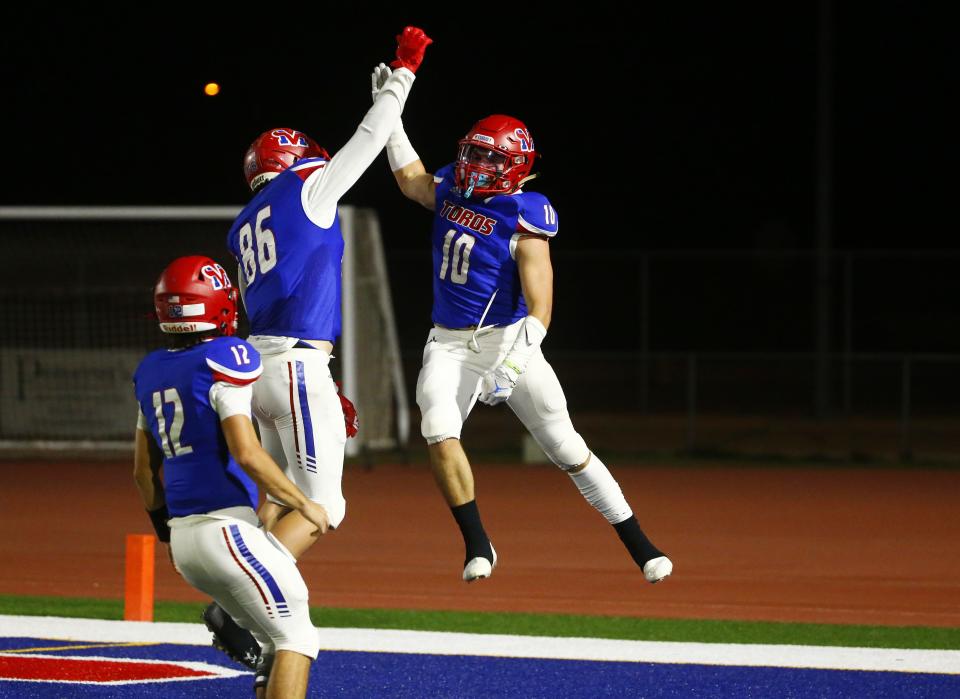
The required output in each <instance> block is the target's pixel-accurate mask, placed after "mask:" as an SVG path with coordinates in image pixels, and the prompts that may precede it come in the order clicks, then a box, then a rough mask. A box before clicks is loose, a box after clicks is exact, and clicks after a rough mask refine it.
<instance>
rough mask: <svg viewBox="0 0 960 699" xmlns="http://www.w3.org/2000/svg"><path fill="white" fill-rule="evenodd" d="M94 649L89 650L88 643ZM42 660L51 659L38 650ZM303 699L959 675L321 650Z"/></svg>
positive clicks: (621, 693) (151, 693) (149, 687)
mask: <svg viewBox="0 0 960 699" xmlns="http://www.w3.org/2000/svg"><path fill="white" fill-rule="evenodd" d="M56 645H71V646H73V645H83V644H81V643H73V642H65V641H49V640H43V639H34V638H29V639H25V638H4V639H0V648H2V649H3V650H12V649H16V648H34V647H49V646H56ZM90 645H97V644H90ZM48 653H51V654H52V652H48ZM56 654H58V655H72V656H89V655H99V656H106V657H116V658H153V659H157V660H199V661H204V662H208V663H215V664H218V665H224V666H228V667H234V668H239V667H240V666H238V665H235V664H232V663H231V662H230V661H229V660H227V659H226V658H225V657H224V656H223V655H222V654H221V653H220V652H218V651H216V650H214V649H213V648H210V647H200V646H185V645H174V644H158V645H151V646H126V647H115V648H109V647H108V648H104V647H100V648H93V647H91V648H87V649H78V650H69V651H59V652H56ZM251 686H252V675H249V676H243V677H238V678H232V679H217V680H203V681H196V682H176V683H156V684H154V683H150V684H140V685H127V686H111V687H93V686H79V685H78V686H71V685H64V684H40V683H32V682H29V683H28V682H4V681H0V697H23V698H24V699H34V698H35V699H61V698H69V699H72V698H73V697H77V698H83V699H87V698H89V699H94V698H97V699H99V698H100V697H111V698H114V699H116V698H127V697H129V699H141V698H143V699H153V698H154V697H158V698H159V697H163V698H164V699H170V698H171V697H196V698H197V699H218V698H220V697H223V698H226V697H238V696H239V697H243V696H247V695H248V693H249V692H250V688H251ZM310 696H311V697H327V696H330V697H341V698H348V699H369V698H370V697H397V698H409V699H424V698H427V697H458V698H459V697H462V698H464V699H471V698H473V697H477V698H479V697H503V698H504V699H506V698H507V697H509V698H511V699H513V698H514V697H529V698H530V699H539V698H541V697H542V698H543V699H548V698H549V699H555V698H556V697H676V698H678V699H679V698H681V697H698V698H701V697H704V698H706V697H716V698H721V697H723V698H728V697H738V698H739V697H818V698H826V699H834V698H839V697H871V698H874V697H876V698H882V697H891V698H892V697H913V696H915V697H943V698H944V699H946V698H948V697H950V698H955V697H960V676H956V675H925V674H908V673H895V672H859V671H857V672H854V671H845V670H799V669H784V668H752V667H720V666H709V665H665V664H652V663H623V662H590V661H570V660H532V659H522V658H487V657H477V656H444V655H414V654H399V653H359V652H340V651H337V652H321V654H320V657H319V658H318V659H317V662H316V663H314V665H313V668H312V670H311V673H310Z"/></svg>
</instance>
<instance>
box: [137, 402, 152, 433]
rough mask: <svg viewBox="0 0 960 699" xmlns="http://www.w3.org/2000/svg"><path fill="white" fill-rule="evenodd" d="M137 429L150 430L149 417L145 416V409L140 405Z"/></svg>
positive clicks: (138, 407)
mask: <svg viewBox="0 0 960 699" xmlns="http://www.w3.org/2000/svg"><path fill="white" fill-rule="evenodd" d="M137 429H138V430H142V431H143V432H149V431H150V426H149V425H147V418H145V417H144V416H143V411H142V410H141V409H140V406H139V405H138V406H137Z"/></svg>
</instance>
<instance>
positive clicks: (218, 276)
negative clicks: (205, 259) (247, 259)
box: [200, 265, 230, 290]
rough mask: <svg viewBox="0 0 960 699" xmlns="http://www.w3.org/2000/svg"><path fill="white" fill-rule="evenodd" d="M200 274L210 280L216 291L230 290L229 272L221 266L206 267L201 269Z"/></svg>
mask: <svg viewBox="0 0 960 699" xmlns="http://www.w3.org/2000/svg"><path fill="white" fill-rule="evenodd" d="M200 273H201V274H202V275H203V276H204V277H206V278H207V279H209V280H210V283H211V284H212V285H213V288H214V289H218V290H219V289H229V288H230V277H229V276H227V271H226V270H225V269H224V268H223V267H221V266H220V265H204V266H203V267H201V268H200Z"/></svg>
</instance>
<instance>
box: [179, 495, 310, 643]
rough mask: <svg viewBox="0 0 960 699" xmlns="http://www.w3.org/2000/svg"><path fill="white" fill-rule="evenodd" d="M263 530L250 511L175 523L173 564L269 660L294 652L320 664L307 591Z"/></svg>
mask: <svg viewBox="0 0 960 699" xmlns="http://www.w3.org/2000/svg"><path fill="white" fill-rule="evenodd" d="M258 524H259V521H258V520H257V515H256V513H255V512H254V511H253V510H252V509H250V508H249V507H230V508H226V509H224V510H216V511H214V512H211V513H209V514H206V515H190V516H189V517H176V518H174V519H171V520H170V545H171V547H172V548H173V559H174V561H176V564H177V568H178V569H179V571H180V573H181V574H182V575H183V577H184V579H185V580H186V581H187V582H188V583H190V584H191V585H192V586H193V587H195V588H196V589H198V590H200V591H201V592H204V593H206V594H208V595H210V596H211V597H212V598H213V599H215V600H216V601H217V604H219V605H220V606H221V607H223V609H224V610H225V611H226V612H227V614H229V615H230V616H231V617H233V619H234V620H235V621H236V622H237V623H238V624H240V626H242V627H244V628H245V629H249V630H250V632H251V633H252V634H253V635H254V638H256V639H257V641H258V642H259V643H260V645H261V647H262V648H263V651H264V653H265V654H267V655H271V654H274V653H275V652H276V651H278V650H289V651H294V652H296V653H300V654H301V655H306V656H308V657H310V658H316V657H317V653H318V652H319V651H320V638H319V636H318V634H317V630H316V629H315V628H314V626H313V624H312V623H311V621H310V608H309V606H308V602H307V586H306V584H305V583H304V582H303V578H302V577H301V575H300V571H299V570H298V569H297V566H296V564H295V563H294V562H293V559H292V558H291V557H290V555H289V554H288V553H286V552H284V551H281V549H280V548H279V547H278V546H277V545H274V543H273V542H272V541H271V540H270V539H269V538H268V536H269V535H268V534H266V533H265V532H264V531H263V529H261V528H260V527H259V526H258Z"/></svg>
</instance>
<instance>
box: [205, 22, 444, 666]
mask: <svg viewBox="0 0 960 699" xmlns="http://www.w3.org/2000/svg"><path fill="white" fill-rule="evenodd" d="M431 41H432V40H431V39H430V38H429V37H427V35H426V34H425V33H424V32H423V31H422V30H421V29H418V28H416V27H406V28H404V30H403V32H402V33H401V34H400V35H399V36H397V44H398V45H397V49H396V60H394V61H393V62H392V63H391V65H392V66H394V68H396V70H395V71H394V72H393V74H392V76H391V77H390V78H389V79H388V80H386V81H385V82H384V85H383V89H382V90H381V91H380V96H379V97H378V99H377V100H376V101H375V102H374V104H373V106H372V107H371V108H370V110H369V111H368V112H367V113H366V115H365V116H364V118H363V120H362V122H361V123H360V126H359V127H358V128H357V130H356V132H355V133H354V135H353V136H352V137H351V138H350V140H349V141H347V143H346V144H345V145H344V146H343V148H341V149H340V150H339V151H338V152H337V153H336V155H334V156H333V157H332V158H331V157H330V156H329V155H328V154H327V151H325V150H324V149H323V148H321V147H320V146H319V145H318V144H317V143H316V142H315V141H314V140H313V139H311V138H309V137H308V136H307V135H306V134H304V133H301V132H299V131H295V130H293V129H286V128H281V129H271V130H270V131H266V132H264V133H263V134H261V135H260V136H259V137H258V138H257V139H256V140H255V141H254V142H253V144H251V146H250V148H249V149H248V150H247V153H246V156H245V158H244V165H243V170H244V175H245V177H246V180H247V184H248V185H249V186H250V189H251V190H252V192H253V198H252V199H251V200H250V203H249V204H247V206H246V207H244V209H243V211H241V212H240V214H239V216H237V218H236V220H235V221H234V223H233V225H232V226H231V227H230V232H229V234H228V236H227V246H228V248H229V249H230V252H231V253H233V256H234V257H235V258H236V260H237V263H238V264H239V268H240V271H239V277H240V288H241V291H242V296H243V303H244V307H245V309H246V311H247V316H248V317H249V320H250V337H249V338H248V341H249V342H250V344H251V345H252V346H253V347H255V348H256V349H257V350H258V351H259V353H260V354H261V356H262V357H263V377H262V378H261V379H260V380H259V381H258V382H257V384H256V385H255V386H254V396H253V410H254V416H255V417H256V419H257V424H258V426H259V428H260V438H261V440H262V441H263V446H264V448H265V449H266V450H267V452H269V453H270V455H271V456H272V457H273V458H274V459H275V460H276V461H277V463H279V464H280V465H281V466H282V467H283V468H284V472H285V473H286V475H287V476H288V477H289V478H290V479H291V480H292V481H294V482H295V483H296V484H297V485H298V486H299V487H300V488H301V489H302V490H303V491H304V492H305V493H306V494H307V496H308V497H309V498H310V499H311V500H313V501H314V502H317V503H320V504H321V505H323V506H324V507H325V508H326V510H327V513H328V514H329V516H330V528H331V529H336V528H337V527H338V526H340V523H341V521H342V520H343V518H344V515H345V514H346V502H345V500H344V498H343V493H342V490H341V484H340V481H341V476H342V473H343V450H344V444H345V442H346V438H347V435H348V433H351V432H352V433H355V430H356V413H355V412H354V411H353V408H352V406H351V405H349V403H348V402H346V401H344V399H342V397H340V396H338V390H337V386H336V384H335V383H334V381H333V378H332V377H331V375H330V369H329V362H330V353H331V352H332V351H333V345H334V343H335V342H336V340H337V338H338V336H339V335H340V283H341V280H340V272H341V259H342V257H343V236H342V235H341V232H340V217H339V215H338V213H337V204H338V202H339V200H340V197H342V196H343V195H344V194H345V193H346V192H347V190H349V189H350V188H351V187H352V186H353V185H354V183H355V182H356V181H357V180H358V179H359V178H360V176H361V175H362V174H363V172H364V171H365V170H366V169H367V167H368V166H369V165H370V163H372V162H373V160H374V159H375V158H376V157H377V155H378V154H379V153H380V151H381V149H382V148H383V146H384V144H385V143H386V141H387V138H388V137H389V135H390V133H391V132H392V131H393V128H394V125H395V124H396V122H397V120H398V119H399V118H400V113H401V111H402V110H403V106H404V103H405V102H406V99H407V95H408V94H409V92H410V89H411V87H412V85H413V82H414V73H415V72H416V71H417V69H418V68H419V67H420V63H421V62H422V60H423V56H424V52H425V50H426V47H427V46H428V45H429V44H430V43H431ZM344 418H346V430H345V427H344ZM259 514H260V518H261V520H262V521H263V522H264V525H265V526H266V527H267V529H268V530H269V531H270V533H271V534H272V535H274V536H275V537H276V538H277V539H278V540H279V541H280V542H281V543H282V544H283V546H285V547H286V549H287V550H288V551H289V552H290V554H291V555H292V556H293V557H294V558H295V559H296V558H299V557H300V556H301V555H302V554H303V553H304V552H305V551H306V550H307V549H309V548H310V546H311V545H312V544H313V542H314V541H315V540H316V527H314V526H312V525H311V524H310V523H309V522H307V521H305V520H304V519H303V517H301V516H300V514H299V513H298V512H297V511H296V510H295V509H291V508H290V506H289V503H286V502H283V501H282V500H279V499H276V498H273V497H272V496H269V494H268V501H267V502H265V503H264V505H263V506H262V507H261V509H260V512H259ZM204 620H205V621H206V623H207V625H208V626H209V627H210V629H211V630H212V631H213V632H214V635H215V639H214V642H215V644H216V645H218V646H220V647H222V648H223V649H224V650H226V651H227V652H228V653H229V654H230V655H231V656H233V657H234V658H237V659H241V660H242V659H243V658H244V657H245V656H247V655H248V654H251V653H252V654H256V651H257V649H256V647H255V644H253V643H252V640H251V639H250V638H249V636H248V635H247V634H244V633H242V630H238V629H237V628H236V627H235V625H234V624H232V623H231V622H230V619H229V618H228V617H226V616H225V615H224V614H223V613H222V612H221V611H220V610H218V609H217V608H216V607H215V606H211V607H208V609H207V610H206V612H205V613H204Z"/></svg>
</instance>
